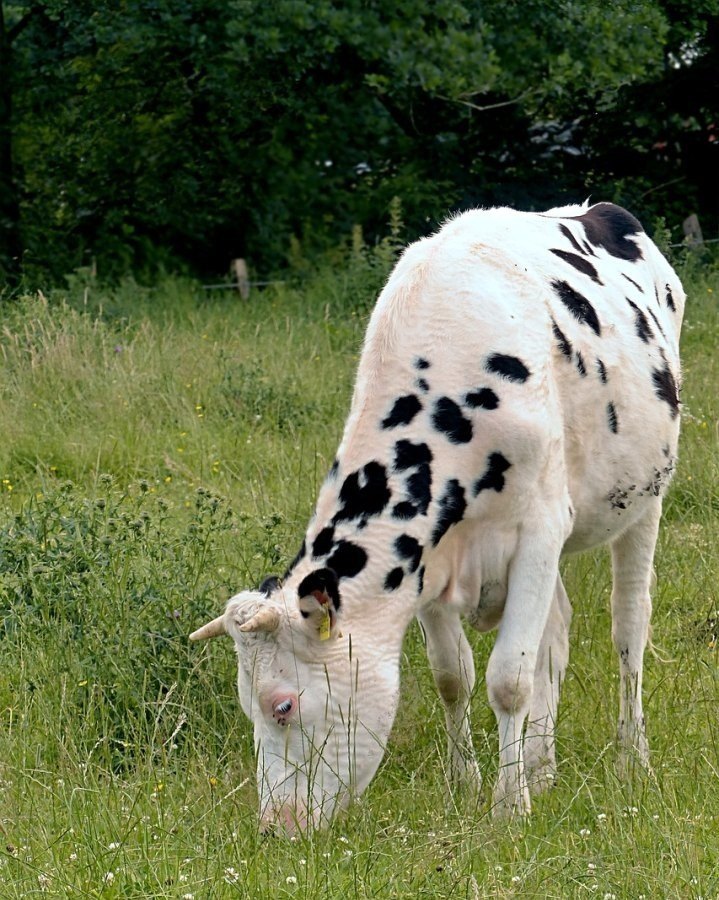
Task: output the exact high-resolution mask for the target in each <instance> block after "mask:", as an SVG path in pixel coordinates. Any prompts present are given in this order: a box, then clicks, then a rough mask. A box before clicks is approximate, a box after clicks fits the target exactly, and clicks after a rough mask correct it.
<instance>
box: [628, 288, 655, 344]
mask: <svg viewBox="0 0 719 900" xmlns="http://www.w3.org/2000/svg"><path fill="white" fill-rule="evenodd" d="M627 303H628V304H629V305H630V306H631V308H632V309H633V310H634V327H635V329H636V331H637V334H638V335H639V337H640V338H641V340H643V341H644V343H645V344H648V343H649V341H650V340H652V338H653V337H654V332H653V331H652V326H651V325H650V324H649V319H647V317H646V316H645V315H644V310H641V309H639V307H638V306H637V304H636V303H632V301H631V300H630V299H629V297H627Z"/></svg>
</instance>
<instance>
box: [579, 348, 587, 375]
mask: <svg viewBox="0 0 719 900" xmlns="http://www.w3.org/2000/svg"><path fill="white" fill-rule="evenodd" d="M577 371H578V372H579V374H580V375H581V376H582V378H586V377H587V367H586V366H585V365H584V357H583V356H582V354H581V353H580V352H579V350H577Z"/></svg>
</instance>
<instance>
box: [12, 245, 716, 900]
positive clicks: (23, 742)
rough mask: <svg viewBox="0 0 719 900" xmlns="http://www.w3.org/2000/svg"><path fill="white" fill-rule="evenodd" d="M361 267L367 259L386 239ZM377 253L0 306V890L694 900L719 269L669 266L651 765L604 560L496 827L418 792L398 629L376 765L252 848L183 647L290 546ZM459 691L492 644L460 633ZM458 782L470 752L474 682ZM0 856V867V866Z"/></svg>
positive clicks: (221, 717)
mask: <svg viewBox="0 0 719 900" xmlns="http://www.w3.org/2000/svg"><path fill="white" fill-rule="evenodd" d="M385 249H386V248H385ZM384 262H385V261H384V260H380V262H379V263H378V261H377V259H376V258H369V257H368V256H367V254H366V253H365V252H364V250H363V249H362V245H361V242H360V241H357V242H356V247H355V251H354V256H353V258H352V260H351V264H350V265H349V266H344V267H343V268H342V269H341V271H338V272H334V273H331V272H325V273H323V274H321V275H319V276H310V275H306V276H305V281H304V282H303V283H302V285H301V286H300V287H297V286H292V285H291V284H286V285H277V286H275V287H272V288H270V289H268V290H266V291H264V292H262V293H256V294H255V295H254V296H253V297H252V299H251V302H249V303H247V304H243V303H242V302H241V301H239V300H238V299H237V298H236V297H234V296H231V295H229V294H228V295H225V296H221V297H217V296H214V297H212V298H210V299H207V298H206V297H203V296H201V295H200V293H199V292H198V291H197V289H196V288H195V286H193V285H192V284H191V283H188V282H179V281H175V282H172V281H169V280H168V281H167V282H166V283H165V284H163V285H162V286H161V287H160V289H159V290H156V291H153V292H149V291H145V290H143V289H141V288H138V287H137V286H136V285H133V284H132V283H127V284H125V285H123V286H121V287H120V288H118V289H116V290H115V291H103V290H101V289H100V288H98V287H96V286H94V285H93V284H92V283H91V282H83V283H76V284H74V285H72V286H71V289H70V291H69V292H67V294H66V296H53V297H50V299H49V300H48V299H45V298H44V297H42V296H40V297H31V298H26V299H25V300H23V301H22V302H20V303H18V304H16V305H15V306H13V307H10V308H8V309H7V310H5V312H4V318H3V326H2V335H1V336H0V354H2V369H3V378H2V383H1V384H0V428H1V431H0V433H1V434H2V436H3V437H2V441H1V442H0V590H1V592H2V593H1V595H0V611H1V614H2V629H3V630H2V638H1V640H0V828H1V829H2V834H1V835H0V837H1V838H2V843H1V844H0V896H2V897H3V898H5V897H7V898H21V897H22V898H25V897H29V896H34V895H39V894H43V895H45V896H56V897H92V896H102V897H108V898H112V897H118V898H119V897H123V898H141V897H158V898H181V897H189V896H191V895H192V896H194V897H196V898H206V897H207V898H224V897H236V896H243V897H244V896H247V897H283V896H287V897H295V896H297V897H347V896H352V897H355V896H357V897H468V898H476V897H513V896H516V897H531V896H538V897H539V896H541V897H582V896H585V895H586V896H597V897H606V896H615V897H617V898H620V897H622V898H623V897H626V898H638V897H640V896H645V897H647V898H649V897H682V898H683V897H688V898H699V897H705V898H706V897H716V896H719V748H718V741H719V736H718V734H717V708H718V701H719V673H718V669H717V653H718V652H719V651H717V646H716V642H717V627H718V625H717V619H718V613H717V609H718V607H719V599H718V598H717V571H718V569H719V565H718V561H717V554H718V551H717V546H718V544H719V542H718V541H717V522H718V520H719V500H718V499H717V483H718V478H717V476H718V474H719V473H718V472H717V467H718V463H717V460H718V458H719V457H718V456H717V449H718V448H717V443H718V437H719V435H718V428H719V399H718V392H717V384H718V383H719V363H718V362H717V354H716V348H717V346H719V314H718V312H717V302H718V300H719V274H718V273H717V272H716V270H713V269H711V268H706V269H696V268H694V269H693V270H692V271H690V272H689V270H687V271H688V272H689V275H688V283H687V288H688V292H689V304H688V313H687V324H686V330H685V335H684V342H683V347H684V360H685V384H684V390H683V402H684V425H683V429H684V430H683V437H682V449H681V463H680V467H679V471H678V474H677V477H676V480H675V482H674V484H673V487H672V489H671V492H670V495H669V498H668V501H667V504H666V515H665V522H664V527H663V530H662V534H661V539H660V546H659V551H658V554H657V576H658V580H657V590H656V593H655V612H654V634H653V643H654V652H653V654H650V655H649V656H648V660H647V674H646V710H647V719H648V730H649V736H650V741H651V746H652V764H653V772H652V774H651V775H649V776H647V777H646V778H644V779H643V780H639V781H638V782H636V783H635V784H633V785H625V784H623V783H622V782H620V781H619V780H618V779H617V777H616V775H615V771H614V763H615V758H616V749H615V746H614V743H613V736H614V732H615V728H616V710H617V705H618V701H617V696H616V694H617V676H616V665H615V661H614V658H613V651H612V648H611V642H610V637H609V617H608V596H609V587H610V576H609V569H608V565H607V560H606V555H605V554H602V553H598V554H595V555H588V556H585V557H582V558H579V559H576V560H571V561H570V562H569V564H568V566H567V571H566V583H567V589H568V592H569V595H570V597H571V598H572V600H573V604H574V609H575V612H574V620H573V625H572V660H571V663H570V669H569V672H568V676H567V681H566V685H565V689H564V695H563V699H562V704H561V707H560V721H559V724H558V750H559V779H558V784H557V786H556V787H555V788H554V789H553V790H552V791H551V792H550V793H549V794H547V795H546V796H544V797H542V798H541V799H540V800H539V801H538V802H536V804H535V808H534V812H533V815H532V817H531V818H530V819H529V820H528V821H526V822H519V823H513V824H509V825H508V824H501V825H500V824H497V823H495V822H493V821H492V820H491V817H490V816H489V805H488V802H487V801H480V802H479V804H478V805H475V806H470V804H469V801H468V800H467V799H466V798H463V797H462V796H457V795H452V794H451V793H450V792H448V789H447V787H446V783H445V771H444V745H445V737H444V733H443V726H442V720H443V716H442V714H441V710H440V704H439V702H438V700H437V697H436V694H435V690H434V687H433V685H432V680H431V677H430V675H429V672H428V668H427V665H426V662H425V658H424V650H423V647H422V642H421V639H420V635H419V632H418V630H417V629H416V628H412V629H410V633H409V634H408V637H407V641H406V644H405V650H404V658H403V679H402V689H403V693H402V703H401V706H400V712H399V716H398V719H397V722H396V725H395V728H394V730H393V735H392V741H391V745H390V748H389V751H388V753H387V756H386V759H385V762H384V763H383V765H382V767H381V770H380V772H379V774H378V776H377V777H376V779H375V781H374V782H373V783H372V785H371V787H370V788H369V790H368V792H367V794H366V795H365V796H364V797H363V798H362V801H361V802H359V803H357V804H356V805H355V806H354V807H353V808H352V809H351V810H350V811H349V812H348V813H347V814H346V815H345V816H343V817H342V818H341V819H339V820H338V821H337V822H336V823H335V824H334V825H333V826H332V828H331V829H330V830H329V832H326V833H322V834H319V835H313V836H310V837H300V838H298V839H297V840H295V841H271V840H263V839H262V838H261V837H260V836H259V835H258V832H257V828H256V796H255V787H254V771H253V770H254V760H253V747H252V735H251V733H250V729H249V725H248V723H247V722H245V721H244V720H243V719H242V716H241V713H240V710H239V704H238V703H237V700H236V697H235V689H234V678H235V664H234V659H233V653H232V651H231V648H230V647H229V646H228V644H226V643H224V642H221V641H218V642H214V643H213V644H211V645H208V646H203V647H200V648H198V647H195V646H192V647H190V646H189V645H188V642H187V634H188V633H189V631H191V630H192V629H193V628H194V627H195V626H196V625H197V624H198V623H199V622H200V621H201V619H202V618H203V616H204V615H206V614H215V613H216V612H217V611H219V610H220V609H221V607H222V603H223V602H224V600H225V599H226V598H227V596H229V594H231V593H233V592H235V591H236V590H237V589H239V588H241V587H244V586H250V585H255V584H257V583H258V582H259V580H260V579H261V578H262V576H264V575H265V574H267V573H268V572H271V571H277V570H281V569H282V568H283V566H284V565H285V564H286V563H287V561H288V560H289V559H291V558H292V557H293V556H294V553H295V551H296V549H297V547H298V545H299V543H300V541H301V537H302V533H303V531H304V527H305V524H306V521H307V519H308V517H309V515H310V514H311V512H312V507H313V503H314V499H315V496H316V492H317V489H318V486H319V484H320V483H321V481H322V479H323V478H324V475H325V473H326V471H327V468H328V467H329V465H330V463H331V461H332V458H333V455H334V452H335V449H336V445H337V442H338V439H339V435H340V431H341V428H342V422H343V418H344V415H345V413H346V408H347V404H348V401H349V394H350V391H351V384H352V377H353V372H354V368H355V364H356V358H357V354H358V350H359V345H360V341H361V338H362V333H363V329H364V322H365V318H366V313H367V310H368V308H369V303H370V302H371V301H370V297H371V295H372V293H373V291H374V289H375V288H376V285H377V283H378V281H379V280H380V276H381V272H382V266H383V264H384ZM470 637H471V640H472V642H473V644H474V646H475V649H476V657H477V661H478V671H480V672H481V671H482V667H483V666H484V664H485V663H486V660H487V658H488V654H489V651H490V648H491V638H490V639H487V638H482V637H479V636H476V635H471V636H470ZM473 718H474V723H475V733H476V735H477V748H478V755H479V759H480V764H481V766H482V768H483V771H484V774H485V777H486V778H487V779H488V781H490V782H491V780H492V779H493V778H494V775H495V767H496V762H495V756H496V733H495V729H494V722H493V716H492V714H491V711H490V710H489V708H488V706H487V703H486V698H485V694H484V687H483V684H482V681H481V679H480V680H479V685H478V688H477V696H476V698H475V702H474V704H473ZM2 848H4V849H2Z"/></svg>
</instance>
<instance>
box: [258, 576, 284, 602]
mask: <svg viewBox="0 0 719 900" xmlns="http://www.w3.org/2000/svg"><path fill="white" fill-rule="evenodd" d="M280 584H281V581H280V577H279V575H267V576H266V577H265V578H263V579H262V581H261V582H260V586H259V587H258V588H257V590H258V591H259V592H260V593H261V594H264V595H265V597H269V596H270V594H272V593H274V592H275V591H276V590H277V588H278V587H279V586H280Z"/></svg>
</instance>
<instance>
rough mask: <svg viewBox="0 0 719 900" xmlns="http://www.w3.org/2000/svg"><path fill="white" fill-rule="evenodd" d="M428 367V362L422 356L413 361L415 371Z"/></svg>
mask: <svg viewBox="0 0 719 900" xmlns="http://www.w3.org/2000/svg"><path fill="white" fill-rule="evenodd" d="M429 366H430V363H429V360H427V359H425V358H424V357H423V356H418V357H417V358H416V359H415V361H414V367H415V369H428V368H429Z"/></svg>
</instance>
